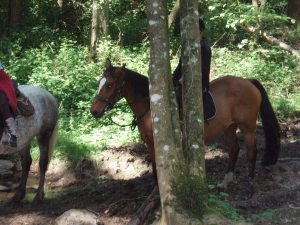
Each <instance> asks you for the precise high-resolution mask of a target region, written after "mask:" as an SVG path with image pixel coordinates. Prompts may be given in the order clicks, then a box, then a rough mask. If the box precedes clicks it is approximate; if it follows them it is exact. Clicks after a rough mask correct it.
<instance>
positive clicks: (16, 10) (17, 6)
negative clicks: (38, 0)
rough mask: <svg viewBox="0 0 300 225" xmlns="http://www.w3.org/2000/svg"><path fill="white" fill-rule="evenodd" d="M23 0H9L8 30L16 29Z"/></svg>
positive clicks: (20, 17)
mask: <svg viewBox="0 0 300 225" xmlns="http://www.w3.org/2000/svg"><path fill="white" fill-rule="evenodd" d="M22 13H23V0H10V1H9V17H8V18H9V32H10V33H11V32H14V31H17V30H18V27H19V24H20V22H21V20H22Z"/></svg>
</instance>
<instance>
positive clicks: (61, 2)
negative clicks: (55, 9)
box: [57, 0, 64, 8]
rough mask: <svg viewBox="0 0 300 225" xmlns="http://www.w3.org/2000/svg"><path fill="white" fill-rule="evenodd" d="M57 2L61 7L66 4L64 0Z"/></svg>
mask: <svg viewBox="0 0 300 225" xmlns="http://www.w3.org/2000/svg"><path fill="white" fill-rule="evenodd" d="M57 4H58V6H59V7H60V8H62V7H63V5H64V0H57Z"/></svg>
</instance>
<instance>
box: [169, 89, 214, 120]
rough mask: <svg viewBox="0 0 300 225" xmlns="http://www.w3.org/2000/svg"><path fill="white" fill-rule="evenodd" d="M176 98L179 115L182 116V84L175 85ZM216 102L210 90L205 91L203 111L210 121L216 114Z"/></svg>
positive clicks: (205, 118) (206, 118)
mask: <svg viewBox="0 0 300 225" xmlns="http://www.w3.org/2000/svg"><path fill="white" fill-rule="evenodd" d="M175 93H176V99H177V103H178V107H179V115H180V117H181V118H182V98H181V94H182V89H181V86H180V85H178V86H175ZM216 111H217V110H216V104H215V102H214V97H213V95H212V93H211V92H210V91H205V92H204V93H203V113H204V121H205V122H208V121H209V120H212V119H213V118H214V117H215V116H216Z"/></svg>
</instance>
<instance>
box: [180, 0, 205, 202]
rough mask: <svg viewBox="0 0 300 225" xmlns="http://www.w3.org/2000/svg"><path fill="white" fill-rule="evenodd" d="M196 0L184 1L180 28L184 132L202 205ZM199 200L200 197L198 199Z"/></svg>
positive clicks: (201, 144)
mask: <svg viewBox="0 0 300 225" xmlns="http://www.w3.org/2000/svg"><path fill="white" fill-rule="evenodd" d="M198 27H199V15H198V3H197V0H185V1H184V0H182V4H181V7H180V30H181V39H182V53H181V57H182V78H183V85H182V94H183V117H184V126H183V127H184V129H183V133H184V134H183V135H184V136H185V137H186V139H185V143H183V148H184V151H185V153H186V154H185V155H186V159H187V164H188V168H189V170H188V171H189V175H190V176H191V177H193V178H194V179H195V180H197V185H198V186H197V187H195V188H199V189H201V194H200V195H199V197H200V198H201V201H202V204H203V206H204V205H207V201H208V189H207V182H206V175H205V158H204V154H205V152H204V139H203V137H204V135H203V134H204V128H203V125H204V119H203V101H202V73H201V47H200V32H199V28H198ZM198 200H200V199H198Z"/></svg>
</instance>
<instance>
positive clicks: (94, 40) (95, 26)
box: [89, 0, 98, 62]
mask: <svg viewBox="0 0 300 225" xmlns="http://www.w3.org/2000/svg"><path fill="white" fill-rule="evenodd" d="M97 2H98V1H97V0H93V5H92V27H91V42H90V46H89V61H90V62H94V61H95V59H96V48H97V35H98V3H97Z"/></svg>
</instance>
